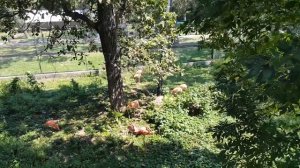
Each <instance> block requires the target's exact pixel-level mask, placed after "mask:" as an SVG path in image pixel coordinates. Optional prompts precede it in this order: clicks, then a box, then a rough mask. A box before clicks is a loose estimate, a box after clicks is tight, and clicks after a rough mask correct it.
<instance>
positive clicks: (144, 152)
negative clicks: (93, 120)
mask: <svg viewBox="0 0 300 168" xmlns="http://www.w3.org/2000/svg"><path fill="white" fill-rule="evenodd" d="M41 143H43V142H41ZM33 146H34V145H32V142H24V141H20V140H14V141H12V139H10V142H8V141H2V142H0V149H2V150H1V152H0V153H1V156H5V157H4V160H3V162H2V165H1V164H0V166H5V167H9V166H12V167H14V165H16V164H18V165H19V166H21V167H88V168H90V167H95V168H96V167H112V168H119V167H120V168H122V167H124V168H128V167H135V168H136V167H147V168H148V167H149V168H151V167H158V168H160V167H161V168H162V167H220V166H219V163H220V162H219V160H218V157H217V155H216V154H214V153H212V152H210V151H209V150H207V149H190V150H187V149H184V148H183V146H182V145H180V143H178V142H176V141H174V140H164V141H158V140H155V139H150V140H148V142H146V143H145V144H144V145H143V146H136V145H135V144H133V143H132V142H130V141H128V140H124V139H120V138H119V137H113V136H109V137H106V138H103V139H99V138H98V139H96V140H95V138H92V137H91V136H86V137H76V136H73V137H71V138H69V139H63V138H58V139H54V138H53V139H52V140H51V141H49V142H47V143H46V145H44V146H38V147H33Z"/></svg>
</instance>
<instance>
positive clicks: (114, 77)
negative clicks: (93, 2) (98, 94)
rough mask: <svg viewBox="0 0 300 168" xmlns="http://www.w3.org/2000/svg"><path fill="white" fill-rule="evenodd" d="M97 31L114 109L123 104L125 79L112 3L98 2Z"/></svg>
mask: <svg viewBox="0 0 300 168" xmlns="http://www.w3.org/2000/svg"><path fill="white" fill-rule="evenodd" d="M98 5H99V6H98V18H99V22H98V23H97V31H98V33H99V35H100V40H101V45H102V51H103V55H104V58H105V66H106V75H107V81H108V94H109V100H110V104H111V108H112V110H119V109H120V108H121V107H122V105H123V101H124V100H123V94H124V92H123V80H122V76H121V60H120V59H121V55H120V48H119V47H118V36H117V25H116V20H115V16H114V11H113V6H112V5H111V4H105V3H102V4H98Z"/></svg>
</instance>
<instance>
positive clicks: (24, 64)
mask: <svg viewBox="0 0 300 168" xmlns="http://www.w3.org/2000/svg"><path fill="white" fill-rule="evenodd" d="M18 50H20V53H18V54H21V52H23V53H24V54H25V55H26V53H27V54H28V53H32V52H34V51H33V49H32V48H28V49H27V50H23V51H21V49H19V48H18ZM174 52H175V54H176V55H177V56H178V57H179V60H180V62H181V63H184V62H194V61H201V60H206V59H209V58H210V50H209V49H203V50H198V49H197V47H189V48H175V49H174ZM15 54H16V53H15ZM15 56H17V54H16V55H15ZM23 56H24V55H23ZM85 58H86V59H85ZM85 62H91V63H92V64H84V63H85ZM40 63H41V67H42V71H41V70H40V68H39V61H38V58H37V57H31V56H28V57H20V58H18V57H15V58H13V59H11V58H9V59H2V60H0V76H11V75H24V74H25V72H31V73H32V74H36V73H47V72H64V71H75V70H87V69H94V68H96V69H99V68H101V67H102V66H103V63H104V57H103V54H102V53H88V56H87V57H84V59H83V60H82V63H81V64H80V65H78V64H79V63H80V61H78V60H72V55H67V56H60V57H50V56H45V57H42V58H41V61H40Z"/></svg>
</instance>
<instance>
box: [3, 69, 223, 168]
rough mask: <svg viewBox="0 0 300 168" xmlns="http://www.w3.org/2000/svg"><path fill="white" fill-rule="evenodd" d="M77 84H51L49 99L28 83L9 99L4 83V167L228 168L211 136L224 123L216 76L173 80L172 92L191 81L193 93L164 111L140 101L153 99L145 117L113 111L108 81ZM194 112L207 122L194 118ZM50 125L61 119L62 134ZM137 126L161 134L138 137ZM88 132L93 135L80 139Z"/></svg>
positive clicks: (170, 101) (169, 101)
mask: <svg viewBox="0 0 300 168" xmlns="http://www.w3.org/2000/svg"><path fill="white" fill-rule="evenodd" d="M197 75H201V76H198V77H197ZM124 76H126V78H127V79H126V81H128V83H129V86H130V87H134V85H135V84H134V83H131V81H132V80H131V79H128V77H129V76H128V75H124ZM195 76H196V77H195ZM194 77H195V78H194ZM75 81H76V82H70V79H59V80H45V81H43V83H44V88H43V90H42V91H41V92H33V91H31V89H30V86H29V85H28V84H26V83H24V82H21V84H20V86H21V87H22V88H23V89H22V90H21V91H19V92H17V93H15V94H11V93H10V94H9V93H7V89H5V87H6V86H7V83H8V82H5V83H1V84H0V88H1V89H0V90H1V91H2V92H0V118H1V119H0V158H1V162H0V167H25V168H26V167H114V168H115V167H126V168H127V167H150V168H151V167H172V168H173V167H204V168H205V167H221V165H220V164H221V162H220V159H219V158H218V153H219V150H218V149H217V147H216V143H215V141H214V139H213V138H212V132H210V131H209V129H210V127H212V126H215V125H217V124H218V123H219V121H221V120H222V119H223V118H224V117H223V116H220V115H219V114H218V113H217V112H216V111H213V108H212V94H211V93H210V92H209V90H208V88H209V87H210V85H211V82H210V81H211V76H210V74H209V69H207V68H204V69H202V68H189V69H186V74H185V75H184V76H175V77H173V78H169V79H168V80H167V81H166V87H172V86H173V85H176V84H177V83H181V82H186V83H188V85H189V91H188V92H186V93H185V94H183V95H181V96H177V97H174V96H171V95H169V94H168V93H167V92H166V97H165V105H164V106H163V107H159V108H154V107H153V106H151V105H149V104H150V103H149V102H151V101H152V100H153V97H146V98H145V97H144V98H143V96H142V97H139V98H142V99H146V100H148V101H147V102H148V103H147V104H144V105H143V108H144V109H145V112H144V113H143V114H142V116H141V117H140V118H132V117H130V118H128V117H126V116H124V115H123V114H122V113H117V112H110V111H109V109H108V108H107V101H108V100H107V90H106V86H105V85H106V81H105V79H104V77H103V76H102V77H101V76H100V77H80V78H75ZM77 83H78V84H77ZM146 83H150V82H149V81H148V82H146ZM209 83H210V84H209ZM145 87H146V88H147V86H145ZM26 88H27V89H26ZM194 105H197V106H195V107H197V108H196V109H193V110H196V111H197V110H200V109H198V107H201V110H200V112H201V115H197V116H191V115H190V114H189V107H194ZM202 112H203V113H202ZM47 119H59V120H60V122H59V124H60V127H61V128H62V130H61V131H57V132H55V131H51V130H50V129H48V128H45V127H44V126H43V123H44V122H45V121H46V120H47ZM130 123H136V124H139V125H145V124H147V125H149V126H150V127H151V129H152V130H154V131H155V134H154V135H150V136H146V137H145V138H144V137H142V136H138V137H136V136H134V135H132V134H130V133H128V130H127V126H128V125H129V124H130ZM83 128H84V129H85V135H83V136H79V135H77V133H78V131H79V130H81V129H83Z"/></svg>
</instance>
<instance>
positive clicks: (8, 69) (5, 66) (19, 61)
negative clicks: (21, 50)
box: [0, 53, 104, 76]
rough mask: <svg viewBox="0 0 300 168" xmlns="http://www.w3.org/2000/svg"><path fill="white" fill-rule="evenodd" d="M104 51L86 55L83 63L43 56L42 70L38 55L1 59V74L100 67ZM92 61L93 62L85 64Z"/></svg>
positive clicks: (70, 57) (65, 58) (68, 58)
mask: <svg viewBox="0 0 300 168" xmlns="http://www.w3.org/2000/svg"><path fill="white" fill-rule="evenodd" d="M103 60H104V58H103V55H102V53H89V54H88V56H87V57H84V58H83V60H82V62H81V64H80V65H78V64H79V63H80V61H79V60H72V56H69V57H66V56H65V57H43V58H42V59H41V67H42V71H41V70H40V68H39V61H38V60H37V58H36V57H29V58H26V57H23V58H16V59H7V60H1V63H0V76H10V75H24V74H25V72H31V73H33V74H36V73H47V72H64V71H75V70H88V69H94V68H97V69H99V68H100V66H102V65H103ZM86 62H91V63H92V64H85V63H86Z"/></svg>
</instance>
